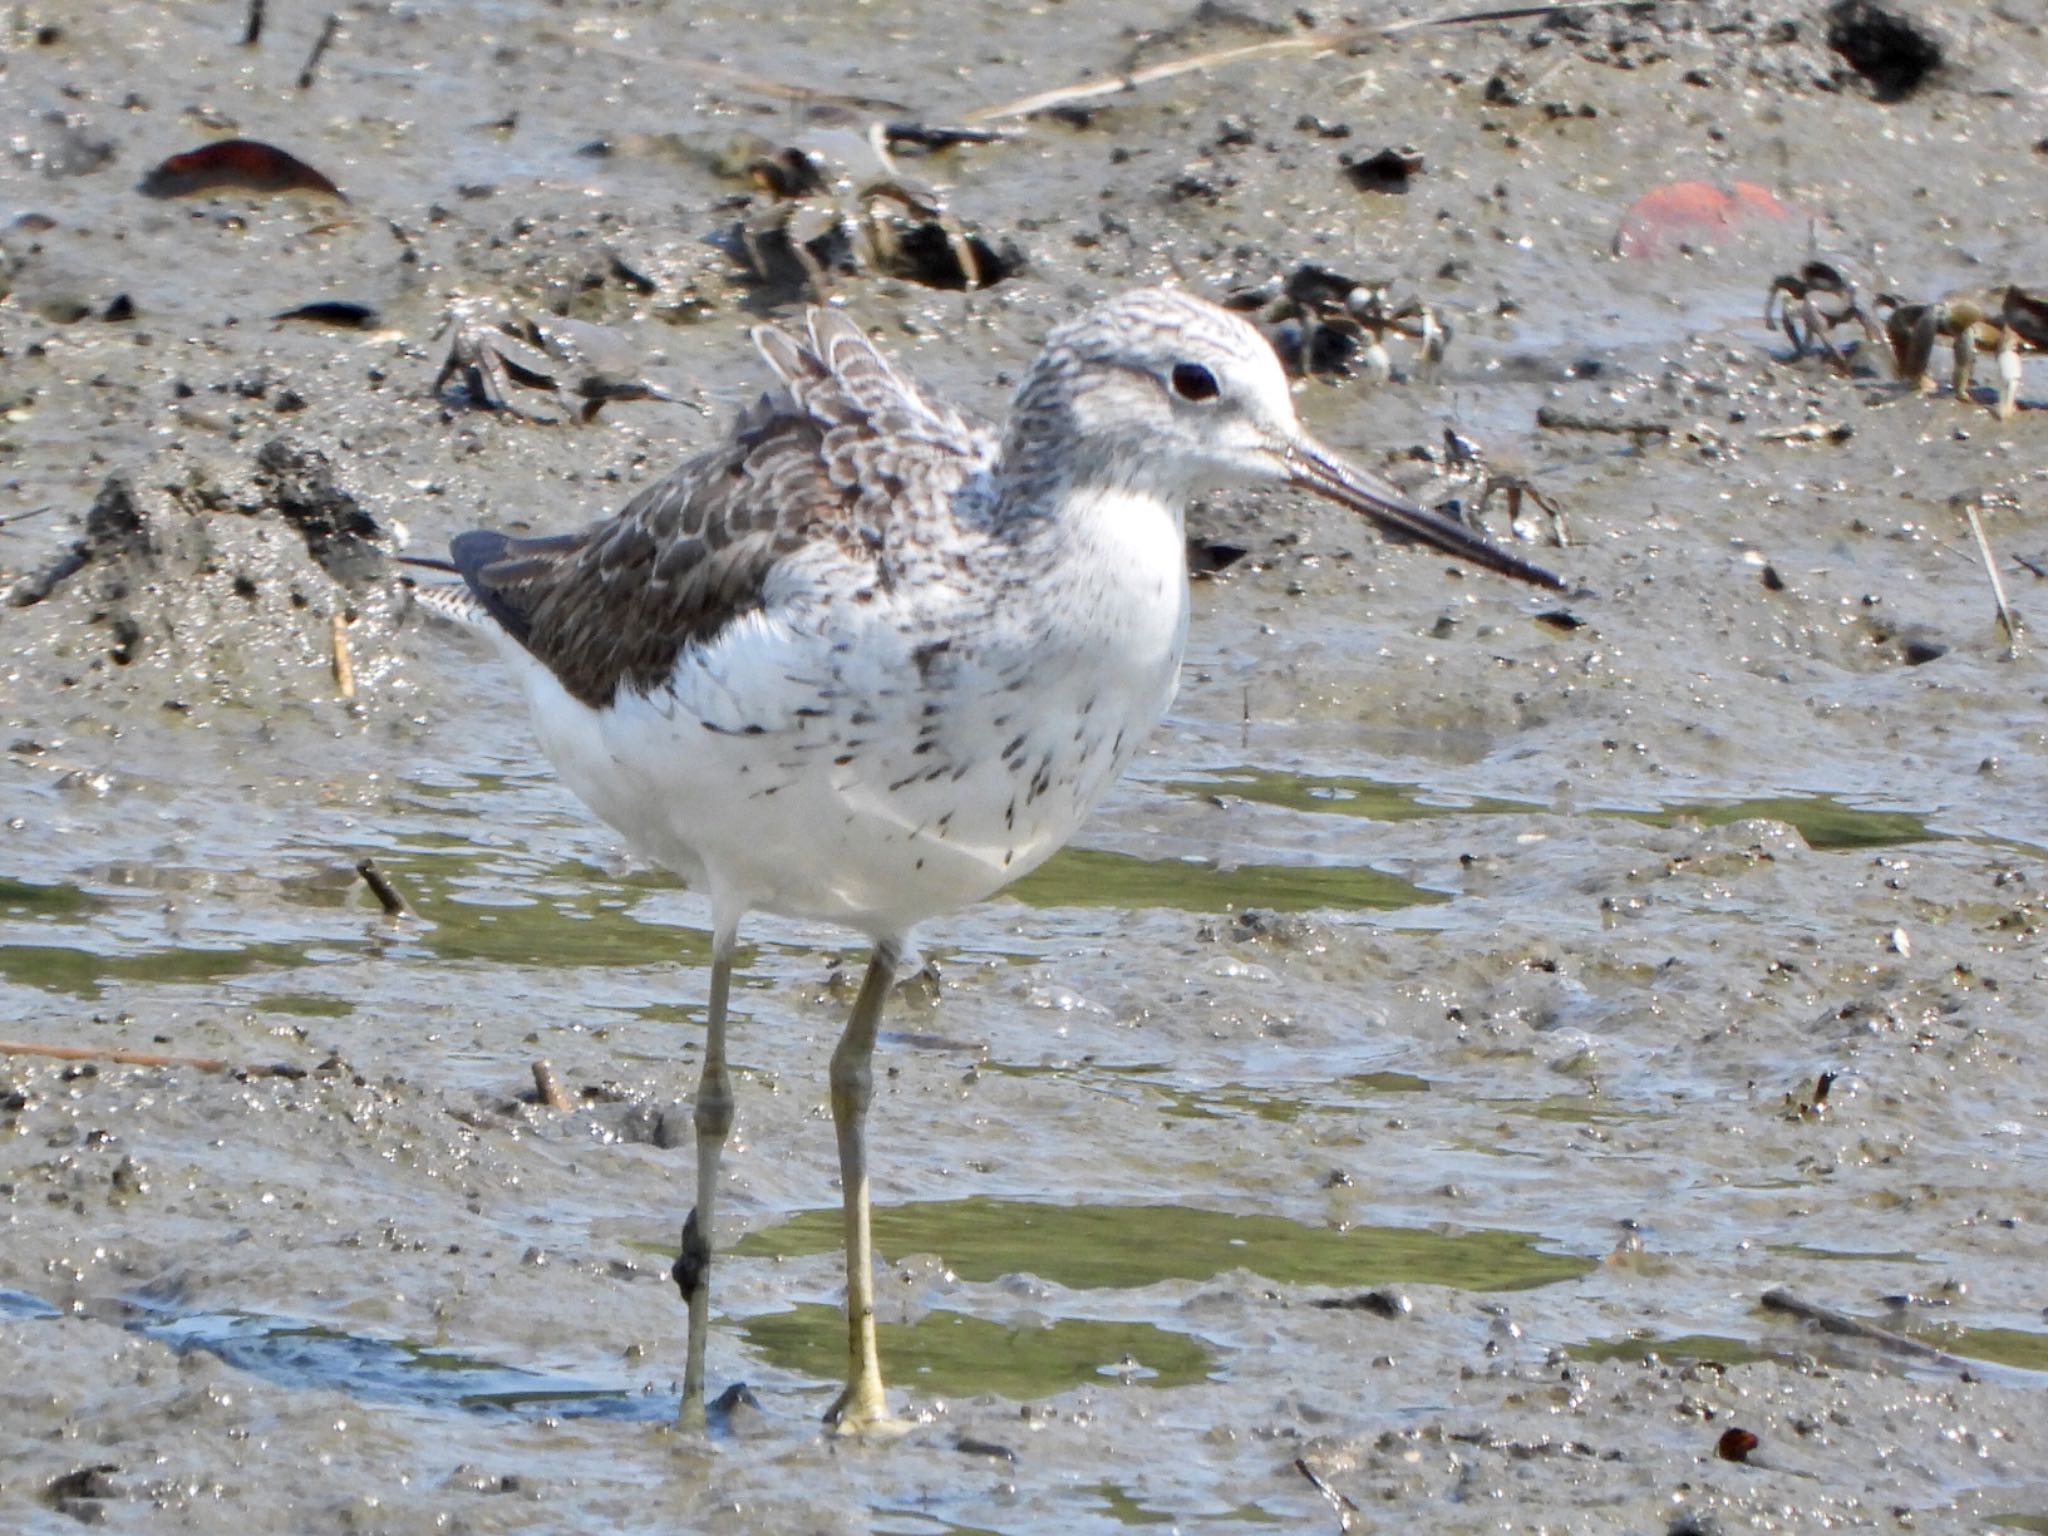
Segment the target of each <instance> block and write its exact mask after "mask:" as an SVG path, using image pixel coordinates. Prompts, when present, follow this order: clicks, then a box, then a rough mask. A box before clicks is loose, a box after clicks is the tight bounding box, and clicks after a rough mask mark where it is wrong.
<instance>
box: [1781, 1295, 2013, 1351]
mask: <svg viewBox="0 0 2048 1536" xmlns="http://www.w3.org/2000/svg"><path fill="white" fill-rule="evenodd" d="M1757 1299H1758V1300H1759V1301H1761V1302H1762V1303H1763V1305H1764V1306H1765V1307H1767V1308H1768V1309H1769V1310H1771V1311H1773V1312H1787V1313H1790V1314H1791V1315H1792V1316H1793V1317H1800V1318H1804V1319H1806V1321H1808V1322H1809V1323H1813V1324H1815V1325H1817V1326H1818V1327H1819V1328H1820V1329H1821V1331H1822V1332H1824V1333H1836V1334H1840V1335H1842V1336H1843V1337H1845V1338H1851V1339H1863V1340H1865V1341H1867V1342H1869V1343H1872V1344H1879V1345H1882V1346H1883V1347H1884V1348H1886V1349H1890V1350H1895V1351H1897V1352H1898V1353H1899V1354H1902V1355H1912V1356H1914V1357H1915V1358H1916V1359H1920V1360H1931V1361H1933V1362H1934V1363H1935V1364H1937V1365H1944V1366H1948V1367H1950V1368H1951V1369H1953V1370H1958V1371H1975V1370H1976V1367H1975V1366H1974V1365H1973V1364H1972V1363H1971V1362H1970V1361H1968V1360H1965V1359H1963V1358H1962V1356H1960V1355H1952V1354H1950V1353H1949V1352H1948V1351H1947V1350H1945V1349H1937V1348H1936V1347H1935V1346H1934V1345H1932V1344H1927V1343H1923V1342H1922V1341H1921V1340H1919V1339H1916V1338H1913V1337H1911V1336H1910V1335H1908V1334H1903V1333H1894V1332H1893V1331H1892V1330H1891V1329H1889V1328H1880V1327H1878V1326H1877V1324H1875V1323H1866V1322H1864V1321H1863V1319H1862V1318H1860V1317H1851V1316H1850V1315H1849V1314H1848V1313H1846V1312H1837V1311H1836V1310H1835V1309H1834V1308H1833V1307H1824V1306H1822V1305H1821V1304H1820V1303H1819V1302H1817V1301H1808V1300H1807V1299H1806V1298H1805V1297H1804V1296H1800V1295H1798V1294H1796V1293H1795V1292H1792V1291H1788V1290H1786V1289H1785V1288H1784V1287H1783V1286H1777V1287H1774V1288H1773V1289H1771V1290H1768V1291H1765V1292H1764V1293H1763V1295H1762V1296H1760V1297H1759V1298H1757Z"/></svg>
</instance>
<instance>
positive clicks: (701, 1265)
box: [670, 924, 736, 1429]
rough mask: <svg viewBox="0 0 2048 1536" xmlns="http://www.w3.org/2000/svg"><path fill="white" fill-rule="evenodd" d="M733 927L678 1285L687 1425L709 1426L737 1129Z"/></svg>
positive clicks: (724, 953) (714, 1009)
mask: <svg viewBox="0 0 2048 1536" xmlns="http://www.w3.org/2000/svg"><path fill="white" fill-rule="evenodd" d="M735 937H736V936H735V933H734V930H733V927H732V926H731V925H729V924H721V925H720V926H719V928H718V930H717V933H716V934H715V936H714V937H713V939H712V945H711V1000H710V1006H709V1008H708V1010H707V1012H708V1014H709V1018H708V1020H707V1022H706V1025H705V1030H704V1069H703V1071H702V1072H701V1073H700V1074H699V1076H698V1078H697V1106H696V1108H697V1114H696V1120H697V1204H696V1208H695V1209H693V1210H692V1211H691V1212H690V1214H689V1216H688V1218H687V1219H685V1220H684V1222H683V1247H682V1252H680V1253H678V1254H677V1255H676V1262H675V1268H674V1269H673V1270H671V1271H670V1273H671V1274H673V1275H674V1276H675V1282H676V1289H677V1290H679V1291H681V1292H682V1293H683V1301H684V1303H685V1304H686V1305H687V1306H688V1307H689V1309H690V1343H689V1353H688V1355H687V1356H686V1357H685V1359H684V1362H683V1403H682V1410H681V1413H680V1415H679V1422H680V1423H681V1424H682V1426H683V1427H684V1428H686V1429H698V1428H702V1427H703V1424H704V1349H705V1344H706V1341H707V1340H708V1338H709V1336H710V1332H711V1220H712V1212H713V1211H714V1210H715V1209H716V1207H717V1203H718V1161H719V1155H720V1154H721V1153H722V1152H724V1150H725V1138H726V1136H727V1135H728V1134H729V1133H730V1132H731V1130H732V1074H731V1073H730V1072H728V1071H727V1070H726V1066H725V1009H726V1000H727V998H728V996H729V995H730V993H731V991H732V952H733V947H734V941H735Z"/></svg>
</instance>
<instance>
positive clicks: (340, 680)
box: [327, 610, 356, 699]
mask: <svg viewBox="0 0 2048 1536" xmlns="http://www.w3.org/2000/svg"><path fill="white" fill-rule="evenodd" d="M327 638H328V640H329V641H330V642H331V643H332V645H333V647H334V686H335V687H336V688H337V689H339V690H340V692H341V696H342V697H343V698H344V699H353V698H354V697H355V696H356V667H355V663H354V662H353V661H351V660H350V659H349V654H348V618H347V616H346V615H344V614H342V613H341V612H340V611H339V610H337V611H336V612H335V613H334V614H333V615H332V616H331V617H330V618H329V620H328V626H327Z"/></svg>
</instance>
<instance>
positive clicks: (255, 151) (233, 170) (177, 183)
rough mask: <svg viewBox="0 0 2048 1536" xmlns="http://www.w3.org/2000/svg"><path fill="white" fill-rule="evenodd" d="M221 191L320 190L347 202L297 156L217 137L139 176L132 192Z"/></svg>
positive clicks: (171, 194) (181, 194) (257, 143)
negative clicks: (229, 189)
mask: <svg viewBox="0 0 2048 1536" xmlns="http://www.w3.org/2000/svg"><path fill="white" fill-rule="evenodd" d="M222 187H232V188H238V189H240V190H242V191H244V192H318V193H320V194H321V195H322V196H324V197H336V198H340V199H341V201H343V202H344V203H345V202H347V201H348V198H347V197H346V196H344V195H343V193H342V190H341V188H339V187H337V186H336V185H335V184H334V183H333V182H331V181H329V180H328V179H327V178H326V177H325V176H323V175H321V174H320V173H319V172H318V171H316V170H314V169H313V167H312V166H310V165H308V164H306V162H305V161H303V160H301V159H300V158H299V157H298V156H297V155H290V154H286V153H285V152H284V151H283V150H281V149H279V148H278V147H277V146H276V145H274V144H265V143H262V142H260V141H259V140H256V139H218V140H216V141H215V142H213V143H211V144H202V145H201V146H200V147H199V148H198V149H190V150H187V151H186V152H185V153H184V154H182V155H173V156H171V158H170V159H168V160H166V161H164V162H163V163H162V164H161V165H159V166H157V167H156V168H155V169H154V170H152V171H151V172H150V173H149V174H148V175H147V176H145V177H143V178H142V181H141V182H140V183H139V184H138V186H137V188H136V190H137V191H139V192H141V193H142V194H143V195H144V196H145V197H186V196H189V195H190V194H192V193H194V192H212V191H215V190H217V189H219V188H222Z"/></svg>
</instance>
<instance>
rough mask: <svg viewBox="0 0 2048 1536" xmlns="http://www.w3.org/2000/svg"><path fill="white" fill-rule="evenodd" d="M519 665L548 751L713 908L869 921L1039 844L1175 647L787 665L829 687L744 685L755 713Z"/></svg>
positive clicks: (1026, 868) (588, 800)
mask: <svg viewBox="0 0 2048 1536" xmlns="http://www.w3.org/2000/svg"><path fill="white" fill-rule="evenodd" d="M1035 660H1036V661H1038V662H1040V663H1043V661H1044V658H1036V659H1035ZM522 671H523V672H524V674H525V680H526V682H527V685H528V695H529V702H530V704H531V706H532V711H533V717H534V724H535V729H536V734H537V735H538V737H539V739H540V742H541V745H542V748H543V750H544V751H545V752H546V754H547V756H548V758H549V760H550V761H551V762H552V763H553V764H554V766H555V769H556V771H557V772H558V773H559V774H560V775H561V777H562V780H563V782H564V783H565V784H566V785H567V786H568V787H569V789H570V790H571V791H572V792H573V793H574V794H575V795H576V796H577V797H578V798H579V799H581V800H582V801H583V802H584V803H585V804H586V805H588V806H589V807H590V808H591V810H593V811H594V812H596V813H597V815H598V816H600V817H601V818H602V819H603V820H604V821H606V822H607V823H608V824H610V825H611V826H612V827H613V828H614V829H616V830H617V831H618V832H619V833H620V834H621V835H623V836H624V838H625V839H626V841H627V842H628V843H629V844H630V845H632V847H633V848H634V849H635V850H636V851H638V852H639V853H641V854H643V855H645V856H646V857H648V858H651V859H653V860H654V861H656V862H657V863H660V864H663V865H665V866H667V867H668V868H670V869H672V870H674V871H676V872H677V873H679V874H681V875H682V876H683V877H684V878H685V879H687V880H689V881H690V882H691V883H692V884H693V885H696V886H699V887H700V888H702V889H704V890H705V891H706V893H707V894H708V895H710V896H711V898H712V900H713V903H714V906H716V907H718V908H719V909H720V910H721V912H722V913H724V914H727V915H729V916H731V917H735V918H736V917H737V915H738V914H739V913H740V912H742V911H746V910H750V909H759V910H764V911H770V912H776V913H780V914H782V915H785V916H790V917H799V918H808V919H815V920H820V921H824V922H830V923H836V924H841V925H844V926H847V927H850V928H854V929H856V930H859V931H861V932H864V933H869V934H872V935H875V936H878V937H882V936H898V935H901V934H903V933H906V932H907V931H908V930H909V928H910V927H912V926H913V925H915V924H916V923H918V922H920V921H922V920H924V919H925V918H928V917H932V916H935V915H937V914H939V913H941V912H946V911H951V910H953V909H955V908H958V907H963V906H967V905H969V904H971V903H973V902H977V901H980V900H982V899H983V898H985V897H987V896H989V895H991V894H993V893H994V892H996V891H998V890H1000V889H1001V888H1002V887H1003V886H1005V885H1007V884H1009V883H1010V882H1011V881H1012V880H1015V879H1018V878H1019V877H1021V876H1022V875H1025V874H1027V873H1029V872H1030V871H1031V870H1033V869H1035V868H1036V867H1037V866H1038V865H1040V864H1041V863H1043V862H1044V861H1045V860H1046V859H1047V858H1049V857H1051V855H1052V854H1053V853H1054V852H1055V851H1057V850H1058V849H1059V847H1060V846H1061V845H1062V844H1064V843H1065V842H1066V841H1067V839H1068V838H1069V837H1071V836H1072V835H1073V833H1074V831H1075V830H1076V828H1078V827H1079V825H1080V824H1081V822H1082V821H1083V819H1085V818H1086V816H1087V815H1088V813H1089V811H1091V810H1092V809H1093V808H1094V806H1095V805H1096V803H1097V802H1098V801H1099V800H1100V799H1101V798H1102V796H1103V795H1104V794H1105V793H1106V792H1107V790H1108V789H1109V787H1110V785H1111V784H1112V783H1114V782H1115V780H1116V778H1117V776H1118V775H1119V774H1120V773H1121V772H1122V771H1123V769H1124V767H1125V766H1126V765H1127V764H1128V763H1129V761H1130V759H1131V756H1132V755H1133V754H1134V753H1135V752H1136V750H1137V748H1138V746H1139V745H1140V744H1141V743H1142V742H1143V740H1144V738H1145V736H1146V735H1147V733H1149V732H1150V730H1151V729H1152V727H1153V726H1154V725H1155V724H1156V723H1157V722H1158V720H1159V717H1160V716H1161V715H1162V714H1163V713H1164V712H1165V709H1166V706H1167V704H1168V703H1169V702H1170V701H1171V699H1172V696H1173V691H1174V686H1175V683H1176V680H1177V678H1178V673H1179V656H1178V648H1177V647H1172V648H1171V649H1170V652H1169V653H1165V654H1158V655H1155V656H1154V657H1152V658H1150V660H1149V662H1148V663H1147V664H1144V665H1139V666H1134V667H1133V666H1126V667H1124V668H1121V669H1118V670H1116V671H1114V672H1109V671H1107V670H1106V669H1103V668H1101V667H1099V666H1096V665H1093V664H1092V663H1091V664H1087V665H1074V664H1070V665H1067V666H1059V665H1044V664H1040V665H1025V664H1024V663H1023V662H1021V661H1019V662H1017V663H1013V664H1011V665H1009V666H1007V667H999V668H993V669H975V668H965V669H961V670H960V671H959V672H956V673H954V674H951V675H949V677H948V680H947V681H946V683H945V684H944V685H943V686H939V687H932V688H909V687H899V686H896V685H895V683H893V682H892V683H891V684H890V685H887V686H882V687H875V688H857V687H856V688H851V689H847V688H843V687H842V688H840V689H838V690H836V691H832V690H827V691H817V692H807V691H805V689H804V688H802V687H801V686H796V685H793V686H794V687H795V692H794V693H793V695H792V697H801V698H804V699H807V700H808V699H814V698H825V697H828V696H829V704H823V705H820V704H815V703H806V704H799V705H795V706H793V707H787V708H784V709H782V710H780V711H779V712H778V710H777V709H776V708H774V707H773V701H772V700H769V699H764V698H763V697H762V693H763V690H762V689H760V688H759V687H758V686H755V687H752V688H750V689H748V690H747V693H748V697H749V699H750V703H751V705H752V706H753V713H754V714H755V715H757V716H758V717H759V718H760V719H763V720H766V721H769V722H771V723H769V724H758V725H756V724H748V723H741V722H740V721H739V720H738V719H736V718H734V719H721V718H717V714H718V712H717V711H715V710H712V709H708V708H705V707H702V700H701V697H698V698H696V699H694V700H693V699H691V698H690V697H689V696H688V690H687V689H685V690H682V691H680V692H679V691H667V692H657V693H654V694H650V695H637V694H625V693H622V694H621V695H620V696H619V698H618V699H617V700H615V701H614V703H613V704H612V705H611V706H610V707H609V708H607V709H605V710H602V711H596V710H591V709H590V708H589V707H588V706H586V705H583V704H581V703H579V702H577V701H576V700H574V699H573V698H570V697H569V696H568V695H567V694H566V693H564V692H563V691H562V690H561V688H560V687H559V685H558V684H556V683H555V682H554V679H553V678H552V677H551V676H549V675H548V674H547V673H546V671H545V669H543V668H539V667H531V666H529V667H527V668H523V669H522ZM910 675H912V676H914V675H915V671H914V669H911V673H910ZM901 676H902V674H898V673H892V677H894V678H895V679H896V681H897V682H900V680H901ZM692 703H695V704H697V705H698V707H695V708H693V707H691V704H692Z"/></svg>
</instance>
